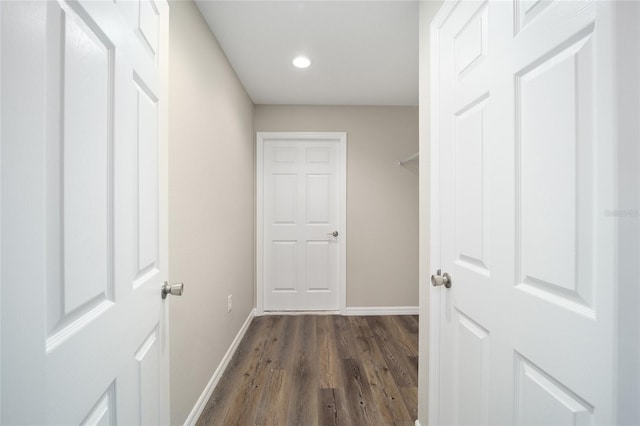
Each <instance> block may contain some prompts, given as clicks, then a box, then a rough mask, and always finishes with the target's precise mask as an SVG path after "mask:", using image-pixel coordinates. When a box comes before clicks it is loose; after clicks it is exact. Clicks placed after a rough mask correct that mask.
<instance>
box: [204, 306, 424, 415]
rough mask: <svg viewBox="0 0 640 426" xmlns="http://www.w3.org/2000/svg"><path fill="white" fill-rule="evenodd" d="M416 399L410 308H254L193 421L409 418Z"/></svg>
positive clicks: (414, 323) (415, 350)
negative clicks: (260, 311)
mask: <svg viewBox="0 0 640 426" xmlns="http://www.w3.org/2000/svg"><path fill="white" fill-rule="evenodd" d="M417 404H418V317H417V316H409V315H407V316H371V317H343V316H337V315H296V316H292V315H282V316H262V317H256V318H254V320H253V322H252V323H251V325H250V326H249V329H248V330H247V333H246V334H245V336H244V339H243V340H242V342H241V343H240V345H239V347H238V349H237V351H236V353H235V355H234V356H233V359H232V360H231V362H230V364H229V366H228V367H227V369H226V371H225V372H224V374H223V376H222V377H221V379H220V381H219V383H218V386H217V387H216V389H215V391H214V392H213V395H211V398H210V399H209V402H208V403H207V405H206V407H205V409H204V411H203V412H202V415H201V416H200V418H199V419H198V422H197V425H199V426H201V425H225V426H226V425H265V426H276V425H278V426H279V425H299V426H313V425H354V426H360V425H376V426H378V425H413V424H414V422H415V419H416V418H417V414H418V413H417Z"/></svg>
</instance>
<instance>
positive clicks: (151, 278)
mask: <svg viewBox="0 0 640 426" xmlns="http://www.w3.org/2000/svg"><path fill="white" fill-rule="evenodd" d="M0 7H2V37H1V39H2V43H3V44H2V123H3V126H2V248H3V249H2V291H3V300H2V302H3V305H2V325H3V329H2V373H3V374H2V421H1V423H2V424H21V423H30V424H64V425H70V424H100V425H111V424H129V425H133V424H146V425H151V424H154V425H155V424H168V422H169V416H168V414H169V408H168V407H169V405H168V402H169V400H168V348H167V345H168V342H167V339H166V338H167V336H168V333H167V325H168V324H167V323H166V321H165V314H166V308H167V306H166V302H163V301H162V299H161V293H160V288H161V284H162V283H163V281H164V280H166V279H167V276H168V274H167V259H166V256H167V235H166V226H167V221H166V211H167V210H166V155H165V152H166V131H165V126H166V117H167V115H166V112H167V107H166V103H165V102H166V100H165V95H166V88H165V85H166V82H167V80H166V78H167V76H166V70H167V56H166V55H167V53H168V52H167V48H168V44H167V41H168V38H167V37H168V34H167V31H168V12H169V8H168V4H167V3H166V2H165V1H163V0H139V1H120V0H118V1H112V0H108V1H77V2H76V1H73V2H72V1H68V2H67V1H62V0H61V1H48V2H29V1H25V2H2V4H1V5H0ZM9 325H10V326H9Z"/></svg>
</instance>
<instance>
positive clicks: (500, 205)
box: [430, 0, 616, 425]
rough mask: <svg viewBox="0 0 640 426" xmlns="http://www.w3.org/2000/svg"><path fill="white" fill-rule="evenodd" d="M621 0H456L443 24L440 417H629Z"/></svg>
mask: <svg viewBox="0 0 640 426" xmlns="http://www.w3.org/2000/svg"><path fill="white" fill-rule="evenodd" d="M611 11H612V2H598V3H596V2H594V1H524V0H515V1H509V2H507V1H450V2H447V3H445V5H444V7H443V9H442V10H441V11H440V13H439V15H438V16H437V17H436V19H435V21H434V24H432V47H433V50H432V75H433V77H434V81H433V92H434V96H435V99H434V104H433V105H434V115H433V120H432V123H433V125H434V129H433V137H432V143H433V144H435V148H434V154H435V156H434V157H433V159H432V160H433V161H434V162H435V163H436V170H437V171H436V172H435V173H436V174H435V175H434V179H435V180H436V181H437V182H438V184H437V192H436V196H435V199H434V201H435V202H434V207H435V208H436V211H435V215H436V217H437V220H436V222H435V224H436V226H437V227H438V231H437V234H438V235H439V237H438V239H436V240H434V243H435V244H434V245H433V246H432V250H433V253H434V254H433V259H434V261H435V262H434V272H435V269H436V268H441V269H442V272H443V273H444V272H448V273H449V274H450V276H451V279H452V286H451V288H449V289H447V288H445V287H444V286H440V287H434V288H432V293H431V297H432V300H434V303H436V304H437V306H436V309H434V311H433V312H434V315H436V316H437V317H435V318H433V319H434V321H435V322H436V323H439V329H438V330H437V331H436V333H438V334H439V335H438V337H437V340H432V342H435V345H434V347H433V348H432V349H433V352H432V357H434V360H436V361H437V362H434V363H432V364H431V366H432V368H434V367H435V368H434V370H435V371H434V372H433V375H432V377H437V379H436V380H438V382H437V385H436V386H434V387H432V390H433V389H435V390H436V392H432V395H431V402H432V404H431V408H430V409H431V412H432V413H431V421H432V422H433V423H434V424H467V425H471V424H473V425H483V424H484V425H494V424H514V425H551V424H553V425H588V424H612V423H613V422H614V421H615V418H614V415H613V413H614V390H613V389H614V379H613V378H614V377H615V369H614V367H615V366H614V338H615V328H614V318H615V316H614V314H615V313H614V308H613V307H614V291H615V276H616V274H615V269H614V262H613V260H614V256H615V250H614V245H615V239H614V233H613V231H614V229H613V226H614V225H613V221H611V220H607V219H606V218H604V217H603V215H602V214H601V213H602V212H603V211H605V209H606V206H611V205H613V203H612V202H611V201H612V194H613V193H614V191H613V189H614V182H615V179H616V176H615V171H614V170H613V167H612V164H613V162H612V161H611V160H612V154H613V144H612V143H611V141H612V140H613V139H614V132H613V129H614V127H613V123H612V121H611V115H610V114H609V111H610V110H611V97H612V93H613V90H612V79H613V76H612V74H611V72H610V63H611V56H610V55H611V52H612V51H613V50H614V47H615V45H614V41H615V40H614V38H613V37H612V26H611V13H612V12H611Z"/></svg>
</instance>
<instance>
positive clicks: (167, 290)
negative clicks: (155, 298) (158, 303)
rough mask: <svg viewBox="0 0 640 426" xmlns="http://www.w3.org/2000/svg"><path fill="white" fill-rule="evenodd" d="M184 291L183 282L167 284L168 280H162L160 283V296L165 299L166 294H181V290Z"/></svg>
mask: <svg viewBox="0 0 640 426" xmlns="http://www.w3.org/2000/svg"><path fill="white" fill-rule="evenodd" d="M183 291H184V284H182V283H177V284H169V283H168V282H166V281H165V282H164V284H163V285H162V298H163V299H166V298H167V295H169V294H170V295H172V296H182V292H183Z"/></svg>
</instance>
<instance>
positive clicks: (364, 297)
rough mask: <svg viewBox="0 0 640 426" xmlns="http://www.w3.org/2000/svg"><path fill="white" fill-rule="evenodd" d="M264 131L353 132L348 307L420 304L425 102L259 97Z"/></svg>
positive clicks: (258, 121) (258, 118) (258, 119)
mask: <svg viewBox="0 0 640 426" xmlns="http://www.w3.org/2000/svg"><path fill="white" fill-rule="evenodd" d="M254 128H255V131H256V132H259V131H263V132H276V131H283V132H289V131H346V132H347V227H348V240H347V308H349V307H380V306H385V307H386V306H416V305H417V300H418V167H417V161H413V162H409V163H408V164H407V165H406V166H404V167H402V166H398V164H397V161H398V160H399V159H402V158H404V157H407V156H409V155H411V154H414V153H416V152H417V151H418V109H417V107H368V106H282V105H256V107H255V119H254Z"/></svg>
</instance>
